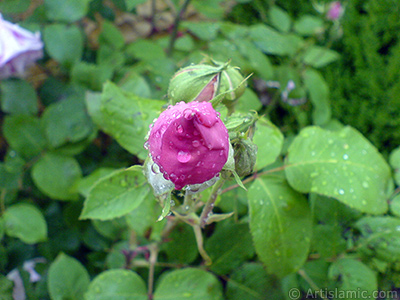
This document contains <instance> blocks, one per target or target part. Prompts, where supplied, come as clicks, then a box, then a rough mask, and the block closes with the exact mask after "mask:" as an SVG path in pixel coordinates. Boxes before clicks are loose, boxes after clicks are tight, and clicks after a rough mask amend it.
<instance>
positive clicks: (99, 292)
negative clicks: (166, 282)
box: [85, 270, 148, 300]
mask: <svg viewBox="0 0 400 300" xmlns="http://www.w3.org/2000/svg"><path fill="white" fill-rule="evenodd" d="M108 299H113V300H147V299H148V298H147V291H146V285H145V283H144V281H143V279H142V278H141V277H140V276H139V275H138V274H136V273H135V272H133V271H130V270H108V271H105V272H103V273H101V274H100V275H98V276H97V277H96V278H95V279H94V280H93V281H92V282H91V283H90V285H89V289H88V291H87V293H86V294H85V300H108Z"/></svg>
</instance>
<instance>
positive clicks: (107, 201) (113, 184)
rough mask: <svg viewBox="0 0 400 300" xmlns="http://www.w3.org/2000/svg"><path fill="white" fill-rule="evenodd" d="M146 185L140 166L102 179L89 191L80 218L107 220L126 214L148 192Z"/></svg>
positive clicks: (137, 204) (140, 201)
mask: <svg viewBox="0 0 400 300" xmlns="http://www.w3.org/2000/svg"><path fill="white" fill-rule="evenodd" d="M146 183H147V181H146V178H145V177H144V175H143V173H142V169H141V167H140V166H134V167H131V168H129V169H126V170H119V171H116V172H113V173H112V174H110V175H108V176H106V177H103V178H102V179H100V180H99V181H98V182H97V183H96V184H95V185H94V186H93V188H92V189H91V190H90V191H89V196H88V197H87V199H86V200H85V203H84V206H83V210H82V214H81V217H80V218H81V219H99V220H109V219H113V218H116V217H121V216H123V215H126V214H128V213H129V212H131V211H132V210H134V209H135V208H136V207H138V206H139V205H140V204H141V203H142V201H143V200H144V199H145V198H146V196H147V194H148V193H149V192H150V187H149V186H148V185H147V184H146Z"/></svg>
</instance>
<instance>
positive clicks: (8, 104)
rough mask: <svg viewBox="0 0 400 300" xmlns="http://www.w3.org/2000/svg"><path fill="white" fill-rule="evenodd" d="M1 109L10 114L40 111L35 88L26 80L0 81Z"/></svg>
mask: <svg viewBox="0 0 400 300" xmlns="http://www.w3.org/2000/svg"><path fill="white" fill-rule="evenodd" d="M0 89H1V109H2V110H3V111H4V112H6V113H10V114H21V115H34V114H37V113H38V104H37V97H36V92H35V89H34V88H33V87H32V86H31V85H30V84H29V83H28V82H27V81H25V80H20V79H19V80H3V81H2V82H1V83H0Z"/></svg>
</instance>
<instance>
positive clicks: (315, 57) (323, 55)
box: [301, 46, 340, 68]
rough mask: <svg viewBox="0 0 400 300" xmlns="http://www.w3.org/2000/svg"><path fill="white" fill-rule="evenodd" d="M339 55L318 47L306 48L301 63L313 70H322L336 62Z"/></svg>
mask: <svg viewBox="0 0 400 300" xmlns="http://www.w3.org/2000/svg"><path fill="white" fill-rule="evenodd" d="M339 58H340V55H339V53H337V52H336V51H333V50H330V49H326V48H323V47H320V46H311V47H309V48H307V50H306V51H305V52H304V55H303V56H302V58H301V59H302V62H303V63H305V64H306V65H309V66H312V67H314V68H322V67H325V66H326V65H328V64H330V63H332V62H334V61H336V60H338V59H339Z"/></svg>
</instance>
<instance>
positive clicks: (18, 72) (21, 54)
mask: <svg viewBox="0 0 400 300" xmlns="http://www.w3.org/2000/svg"><path fill="white" fill-rule="evenodd" d="M42 49H43V43H42V41H41V39H40V33H39V32H37V33H32V32H30V31H28V30H26V29H24V28H21V27H20V26H18V25H16V24H12V23H10V22H8V21H6V20H4V19H3V17H2V15H1V14H0V79H2V78H8V77H11V76H18V77H21V76H23V75H24V74H25V71H26V69H27V68H28V67H30V66H31V65H32V64H33V63H34V62H35V61H36V60H38V59H40V58H42V56H43V50H42Z"/></svg>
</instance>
